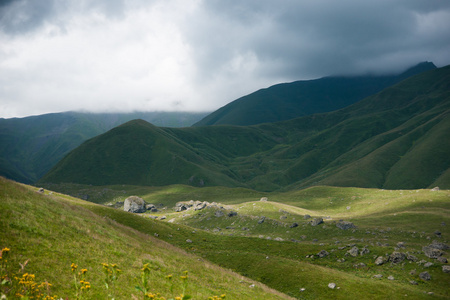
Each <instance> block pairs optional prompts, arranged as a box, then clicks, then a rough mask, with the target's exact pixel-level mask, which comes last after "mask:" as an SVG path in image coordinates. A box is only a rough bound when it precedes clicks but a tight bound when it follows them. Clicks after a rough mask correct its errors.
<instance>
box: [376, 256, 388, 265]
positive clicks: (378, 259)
mask: <svg viewBox="0 0 450 300" xmlns="http://www.w3.org/2000/svg"><path fill="white" fill-rule="evenodd" d="M385 262H386V259H385V258H384V257H383V256H378V257H377V259H376V260H375V264H376V265H377V266H381V265H382V264H384V263H385Z"/></svg>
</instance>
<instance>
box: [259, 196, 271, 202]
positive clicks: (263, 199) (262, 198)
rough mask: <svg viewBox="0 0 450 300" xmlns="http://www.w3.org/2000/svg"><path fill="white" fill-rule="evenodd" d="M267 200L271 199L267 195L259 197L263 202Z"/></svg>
mask: <svg viewBox="0 0 450 300" xmlns="http://www.w3.org/2000/svg"><path fill="white" fill-rule="evenodd" d="M267 200H269V199H268V198H267V197H261V199H259V201H263V202H267Z"/></svg>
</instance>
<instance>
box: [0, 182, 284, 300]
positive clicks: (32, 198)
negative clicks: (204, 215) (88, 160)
mask: <svg viewBox="0 0 450 300" xmlns="http://www.w3.org/2000/svg"><path fill="white" fill-rule="evenodd" d="M0 199H1V201H0V224H1V227H2V230H1V231H0V251H1V250H2V249H5V248H8V249H10V251H9V255H8V256H6V254H4V253H2V254H0V255H1V256H3V257H2V261H1V264H0V276H1V277H2V284H1V286H0V296H1V297H2V298H3V294H6V295H7V298H4V299H24V298H23V297H19V296H15V295H14V292H20V290H14V288H17V287H18V286H19V284H18V281H19V280H18V279H14V277H18V278H22V276H23V275H24V274H25V273H27V274H33V275H34V276H35V280H34V281H35V282H36V283H37V285H38V284H40V283H41V282H49V283H50V284H51V285H52V286H51V292H50V295H57V296H58V297H57V298H55V299H60V298H61V299H111V298H115V299H144V298H146V299H151V298H150V297H144V296H143V293H141V292H140V291H138V290H137V289H136V288H135V287H136V286H140V287H141V288H143V287H144V284H143V282H142V278H141V273H142V271H141V269H142V268H143V265H144V264H149V266H150V270H149V271H150V272H149V274H148V277H147V280H148V286H147V287H146V288H147V289H148V292H151V293H154V294H156V293H161V296H164V297H166V299H170V298H174V297H175V296H179V295H180V294H182V293H183V283H182V279H180V276H181V275H183V274H184V273H183V272H184V271H188V280H187V286H186V290H185V294H186V295H190V296H192V298H193V299H208V297H212V296H215V295H217V296H220V295H222V294H226V298H227V299H291V298H290V297H288V296H286V295H283V294H282V293H279V292H276V291H274V290H271V289H269V288H267V287H266V286H264V285H262V284H260V283H258V282H255V281H252V280H250V279H248V278H245V277H243V276H241V275H238V274H236V273H233V272H231V271H230V270H226V269H223V268H220V267H218V266H216V265H213V264H212V263H209V262H206V261H204V260H203V259H202V258H201V257H199V256H197V255H195V254H192V253H191V254H189V253H187V252H186V251H184V250H182V249H180V248H178V247H174V246H172V245H171V244H169V243H167V242H164V241H163V240H161V239H158V238H156V237H155V236H154V233H155V232H160V233H161V234H162V233H163V232H164V233H165V235H166V236H167V235H168V234H171V235H172V236H173V237H176V238H178V239H181V238H183V236H182V234H185V235H186V233H187V232H189V231H188V230H187V228H186V227H185V226H182V225H177V227H178V228H179V227H181V230H180V229H179V230H177V228H174V226H169V225H168V224H163V223H161V222H157V221H155V220H151V219H148V218H147V219H144V218H142V217H139V216H136V215H133V214H130V213H126V212H123V211H117V210H115V209H112V208H106V207H103V206H99V205H95V204H92V203H89V202H85V201H81V200H79V199H75V198H70V197H67V196H65V195H59V194H56V193H48V192H45V193H38V192H37V190H36V189H32V188H31V187H28V186H23V185H19V184H17V183H13V182H11V181H8V180H5V179H4V178H2V177H0ZM96 210H98V211H100V212H101V214H97V213H96ZM109 213H111V214H113V215H116V218H117V219H120V221H121V222H122V223H129V224H140V225H141V228H140V231H139V230H136V229H132V228H131V227H129V226H124V225H123V224H122V223H121V222H117V221H115V220H113V219H112V218H110V217H108V216H105V214H106V215H107V214H109ZM184 238H185V239H186V237H184ZM0 253H1V252H0ZM72 263H74V264H76V265H77V266H78V269H77V270H76V272H75V273H73V272H72V271H71V264H72ZM103 263H106V264H110V265H111V264H117V265H118V267H119V268H120V269H121V270H122V272H121V273H120V274H119V276H118V278H117V280H115V281H112V280H110V281H109V282H106V281H105V278H106V276H105V272H104V271H105V270H104V269H103V267H102V264H103ZM21 269H22V270H21ZM81 269H86V270H87V273H86V275H85V276H86V278H85V280H86V281H88V282H89V283H90V286H91V288H90V289H89V290H88V291H84V292H83V294H82V295H80V294H79V293H80V289H79V287H80V284H79V283H78V297H77V296H76V294H77V290H76V289H75V286H74V276H77V275H76V274H77V273H78V272H79V271H81ZM4 275H8V277H4ZM168 275H172V279H171V280H168V279H167V278H166V276H168ZM8 278H11V279H12V281H13V282H15V285H10V284H8V280H7V279H8ZM78 279H79V277H78ZM242 282H245V283H246V284H242ZM105 283H108V286H109V288H108V289H107V288H106V286H105ZM171 283H172V284H173V285H172V284H171ZM75 284H77V280H75ZM251 284H254V285H255V286H254V288H249V285H251ZM23 286H24V287H28V288H29V287H30V286H31V285H27V284H26V283H25V284H23ZM11 288H13V290H12V291H11ZM28 291H30V289H28ZM25 292H26V291H25ZM25 292H22V295H24V296H25ZM28 296H29V297H28V299H35V298H34V297H31V295H28ZM42 298H43V297H42ZM158 299H159V298H158ZM220 299H221V298H220Z"/></svg>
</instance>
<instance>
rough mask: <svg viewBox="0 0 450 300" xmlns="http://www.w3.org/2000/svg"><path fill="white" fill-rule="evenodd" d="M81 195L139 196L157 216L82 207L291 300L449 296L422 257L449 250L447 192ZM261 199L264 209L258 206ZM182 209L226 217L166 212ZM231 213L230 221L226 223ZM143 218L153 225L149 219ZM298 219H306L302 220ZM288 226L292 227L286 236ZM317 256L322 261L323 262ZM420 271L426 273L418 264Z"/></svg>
mask: <svg viewBox="0 0 450 300" xmlns="http://www.w3.org/2000/svg"><path fill="white" fill-rule="evenodd" d="M72 188H73V187H72ZM84 189H85V190H84V192H86V193H87V194H90V195H91V197H92V199H91V200H95V198H94V195H96V194H98V193H101V192H102V191H103V195H105V192H106V190H109V193H110V196H109V198H108V197H104V198H103V199H102V200H99V199H98V201H99V202H103V201H107V202H116V201H123V200H124V199H125V198H126V197H128V196H129V195H140V196H142V197H143V198H144V199H145V200H146V201H147V203H154V204H156V205H157V206H158V207H160V212H157V213H151V214H150V213H145V214H140V215H131V216H130V214H129V213H124V212H123V211H121V210H120V209H116V210H113V209H110V208H108V207H103V206H99V205H87V204H85V207H86V208H88V209H89V210H90V211H91V212H93V213H94V214H95V215H96V216H103V217H105V218H107V219H112V220H114V221H115V222H116V223H118V224H122V225H125V226H128V227H132V228H134V229H135V230H137V231H139V232H141V233H145V234H148V235H154V234H155V233H157V235H158V239H160V240H164V241H166V242H168V243H170V244H172V245H176V246H178V247H180V248H183V249H184V250H185V251H187V252H190V253H193V254H196V255H198V256H200V257H202V258H203V259H205V260H207V261H211V262H213V263H216V264H219V265H221V266H223V267H226V268H229V269H232V270H234V271H236V272H238V273H240V274H241V275H244V276H247V277H250V278H252V279H254V280H257V281H260V282H262V283H264V284H266V285H268V286H270V287H272V288H274V289H277V290H279V291H282V292H284V293H286V294H288V295H290V296H292V297H295V298H298V299H324V298H333V299H361V298H370V299H388V298H391V299H398V298H403V297H407V298H411V299H428V298H429V297H430V295H429V294H428V293H433V297H435V298H437V299H447V298H448V297H450V288H449V287H448V285H447V284H446V283H447V282H448V280H449V274H448V273H444V272H443V271H442V267H443V265H446V264H443V263H441V262H439V261H437V260H436V259H431V258H429V257H427V256H425V254H424V252H423V250H422V247H423V246H428V245H429V244H431V243H432V242H433V240H436V241H437V242H439V243H444V244H447V245H448V244H449V236H450V231H449V226H448V224H449V223H450V217H449V216H450V213H449V212H450V206H449V203H450V202H449V199H450V193H449V191H448V190H441V191H431V190H399V191H392V190H379V189H360V188H337V187H313V188H308V189H304V190H299V191H289V192H284V193H279V192H272V193H261V192H255V191H251V190H246V189H242V188H239V189H231V188H224V187H218V188H216V187H212V188H193V187H189V186H169V187H159V188H158V187H138V186H106V187H105V186H104V187H94V186H91V187H89V186H85V187H84ZM114 192H116V193H115V194H114ZM261 197H267V201H260V199H261ZM189 200H201V201H209V202H210V203H211V202H214V201H215V202H218V203H219V204H218V206H219V207H220V206H223V208H219V207H211V208H205V209H202V210H193V209H190V210H185V211H182V212H175V211H174V210H173V207H174V206H175V203H176V202H177V201H189ZM231 211H234V212H237V215H235V216H232V217H229V216H228V213H229V212H231ZM218 212H222V213H223V214H220V213H219V214H218ZM150 215H153V217H155V216H156V217H158V219H159V221H153V220H151V218H148V217H149V216H150ZM305 215H310V216H311V218H309V219H305ZM163 216H164V217H165V219H164V218H163ZM263 216H264V217H265V219H264V221H263V222H260V221H261V219H262V217H263ZM319 217H321V218H323V220H324V223H322V224H319V225H317V226H311V225H310V221H311V220H312V219H313V218H319ZM163 219H164V220H163ZM339 220H345V221H348V222H352V223H353V225H354V226H355V228H351V229H347V230H342V229H339V228H337V227H336V224H337V223H339ZM294 223H297V224H298V226H295V227H293V226H292V225H293V224H294ZM188 240H189V241H190V242H188ZM353 247H357V248H358V250H359V251H360V252H361V251H362V250H363V249H365V250H364V252H363V253H362V254H361V253H360V254H358V255H357V256H352V255H350V254H349V253H348V251H349V250H351V249H352V248H353ZM322 250H325V251H327V252H328V254H326V255H325V256H323V257H320V256H319V253H320V252H321V251H322ZM396 251H397V252H401V253H405V256H406V254H409V255H412V256H414V257H412V256H410V259H406V258H404V259H403V260H402V261H400V262H399V263H393V262H386V263H384V264H382V265H376V264H375V260H376V258H377V257H379V256H383V257H385V258H386V257H388V256H390V255H391V254H392V253H394V252H396ZM445 251H446V254H444V256H445V257H447V258H448V250H445ZM366 252H367V253H366ZM427 262H430V263H432V265H431V266H428V265H425V264H426V263H427ZM423 272H428V274H430V275H431V280H429V281H427V280H423V279H421V278H420V277H419V275H420V274H421V273H423ZM375 275H377V277H379V276H378V275H381V276H382V277H381V278H377V277H374V276H375ZM390 276H392V277H393V280H390V279H388V277H390ZM411 282H413V284H412V283H411ZM329 283H336V285H337V287H338V288H339V289H338V288H335V289H330V288H328V284H329ZM416 283H417V284H416ZM227 295H228V294H227ZM405 295H407V296H405ZM227 297H228V296H227ZM237 299H242V298H239V297H238V298H237ZM256 299H261V298H258V297H257V298H256Z"/></svg>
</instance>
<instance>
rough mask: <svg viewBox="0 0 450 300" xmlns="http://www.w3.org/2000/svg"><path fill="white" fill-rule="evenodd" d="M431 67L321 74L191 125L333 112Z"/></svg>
mask: <svg viewBox="0 0 450 300" xmlns="http://www.w3.org/2000/svg"><path fill="white" fill-rule="evenodd" d="M435 68H436V66H435V65H434V64H433V63H430V62H424V63H420V64H418V65H417V66H415V67H413V68H411V69H409V70H407V71H405V72H403V73H401V74H399V75H390V76H356V77H324V78H320V79H316V80H308V81H295V82H292V83H283V84H277V85H274V86H271V87H269V88H266V89H261V90H259V91H256V92H254V93H252V94H249V95H247V96H244V97H241V98H239V99H237V100H235V101H233V102H231V103H229V104H227V105H225V106H224V107H222V108H220V109H218V110H217V111H215V112H213V113H211V114H209V115H208V116H206V117H205V118H203V119H202V120H201V121H199V122H197V123H196V124H195V125H194V126H205V125H223V124H228V125H254V124H260V123H270V122H277V121H282V120H289V119H294V118H298V117H300V116H306V115H311V114H315V113H323V112H329V111H334V110H337V109H340V108H343V107H346V106H348V105H350V104H353V103H355V102H357V101H359V100H362V99H363V98H365V97H368V96H370V95H373V94H375V93H377V92H379V91H381V90H383V89H384V88H387V87H388V86H391V85H393V84H396V83H398V82H400V81H402V80H404V79H406V78H408V77H410V76H413V75H416V74H419V73H421V72H424V71H428V70H432V69H435Z"/></svg>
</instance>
